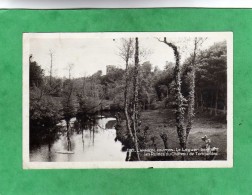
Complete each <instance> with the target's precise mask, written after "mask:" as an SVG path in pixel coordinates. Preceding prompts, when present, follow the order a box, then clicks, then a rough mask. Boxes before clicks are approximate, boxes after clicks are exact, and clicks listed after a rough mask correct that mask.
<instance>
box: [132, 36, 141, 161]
mask: <svg viewBox="0 0 252 195" xmlns="http://www.w3.org/2000/svg"><path fill="white" fill-rule="evenodd" d="M134 57H135V69H134V70H135V71H134V76H133V78H134V80H133V91H134V99H133V115H132V119H133V132H134V143H135V149H136V154H137V159H138V160H140V156H139V148H138V137H137V130H138V128H139V125H140V124H139V114H140V113H139V100H138V92H139V78H138V74H139V43H138V38H137V37H136V38H135V56H134Z"/></svg>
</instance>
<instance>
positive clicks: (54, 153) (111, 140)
mask: <svg viewBox="0 0 252 195" xmlns="http://www.w3.org/2000/svg"><path fill="white" fill-rule="evenodd" d="M74 120H75V119H72V120H71V123H73V122H74ZM113 122H115V118H102V119H98V121H97V125H95V126H94V127H93V129H92V130H83V134H82V133H80V134H77V133H73V134H72V135H71V138H70V139H71V146H72V150H71V151H70V152H71V154H66V153H67V152H68V151H67V138H66V135H62V136H61V137H60V139H58V140H57V141H55V142H54V143H53V144H52V146H51V150H50V151H49V149H48V145H42V146H40V147H39V148H37V149H34V150H32V151H31V152H30V161H37V162H68V161H69V162H86V161H125V158H126V152H122V150H121V149H122V144H121V142H119V141H117V142H115V137H116V130H115V129H114V127H111V124H113ZM62 125H63V126H64V125H65V124H64V122H62ZM109 126H110V127H109ZM112 126H113V125H112Z"/></svg>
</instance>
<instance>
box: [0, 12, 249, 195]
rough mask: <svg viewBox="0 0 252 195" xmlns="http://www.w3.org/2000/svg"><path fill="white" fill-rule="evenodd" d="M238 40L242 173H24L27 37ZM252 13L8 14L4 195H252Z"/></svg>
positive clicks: (2, 101) (3, 17) (1, 22)
mask: <svg viewBox="0 0 252 195" xmlns="http://www.w3.org/2000/svg"><path fill="white" fill-rule="evenodd" d="M104 31H105V32H117V31H119V32H121V31H123V32H124V31H139V32H141V31H147V32H153V31H155V32H162V31H233V32H234V168H228V169H213V168H210V169H122V170H120V169H119V170H116V169H115V170H113V169H107V170H105V169H101V170H23V169H22V33H23V32H104ZM251 55H252V11H251V10H250V9H185V8H184V9H131V10H129V9H118V10H116V9H115V10H106V9H99V10H93V9H87V10H57V11H56V10H47V11H45V10H44V11H41V10H40V11H39V10H1V11H0V195H5V194H27V195H28V194H111V195H116V194H182V193H185V194H204V195H206V194H242V195H244V194H252V168H251V164H252V163H251V160H252V159H251V156H252V152H251V149H252V129H251V126H252V120H251V118H250V116H251V114H250V111H251V110H252V93H251V86H252V72H251V67H252V57H251Z"/></svg>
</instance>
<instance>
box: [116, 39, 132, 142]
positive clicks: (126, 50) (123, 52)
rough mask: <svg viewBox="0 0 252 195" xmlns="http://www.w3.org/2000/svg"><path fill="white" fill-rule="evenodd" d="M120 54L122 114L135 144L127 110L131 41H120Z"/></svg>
mask: <svg viewBox="0 0 252 195" xmlns="http://www.w3.org/2000/svg"><path fill="white" fill-rule="evenodd" d="M119 49H120V53H119V56H120V57H121V58H122V59H123V60H124V61H125V88H124V114H125V118H126V127H127V131H128V133H129V135H130V137H131V140H132V142H133V143H134V142H135V137H134V135H133V132H132V129H131V122H132V121H131V119H130V116H129V112H128V108H129V97H128V89H129V60H130V59H131V58H132V56H133V52H134V44H133V39H132V38H129V39H122V47H121V48H119Z"/></svg>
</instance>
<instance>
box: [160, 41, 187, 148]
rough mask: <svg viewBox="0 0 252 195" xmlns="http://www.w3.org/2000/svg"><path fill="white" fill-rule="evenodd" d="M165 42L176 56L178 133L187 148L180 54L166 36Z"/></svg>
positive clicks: (183, 145)
mask: <svg viewBox="0 0 252 195" xmlns="http://www.w3.org/2000/svg"><path fill="white" fill-rule="evenodd" d="M162 42H164V43H165V44H166V45H168V46H169V47H171V48H172V49H173V53H174V56H175V60H176V63H175V68H174V76H175V94H176V126H177V133H178V137H179V143H180V146H181V148H182V149H185V148H186V130H185V128H184V126H183V123H184V116H183V115H184V108H183V103H184V97H183V95H182V93H181V70H180V55H179V52H178V48H177V46H176V45H174V44H173V43H170V42H167V41H166V38H164V41H162Z"/></svg>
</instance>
